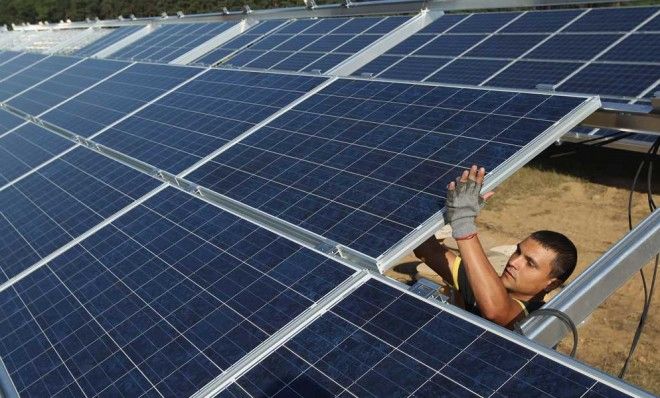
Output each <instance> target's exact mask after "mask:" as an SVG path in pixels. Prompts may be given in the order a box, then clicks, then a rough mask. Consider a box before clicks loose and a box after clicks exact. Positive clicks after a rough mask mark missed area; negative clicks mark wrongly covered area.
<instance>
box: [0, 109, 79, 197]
mask: <svg viewBox="0 0 660 398" xmlns="http://www.w3.org/2000/svg"><path fill="white" fill-rule="evenodd" d="M3 112H4V111H3ZM20 121H21V122H22V121H23V120H22V119H21V120H20ZM72 146H73V143H72V142H71V141H68V140H66V139H64V138H61V137H60V136H58V135H55V134H52V133H50V132H48V131H46V130H45V129H43V128H41V127H39V126H37V125H35V124H32V123H28V124H25V125H24V126H21V127H19V128H18V129H16V130H14V131H12V132H11V133H9V134H6V135H3V136H2V137H0V153H2V156H0V186H2V185H5V184H6V183H9V182H10V181H12V180H14V179H15V178H17V177H20V176H21V175H23V174H25V173H26V172H28V171H29V170H31V169H32V168H34V167H37V166H39V165H40V164H42V163H43V162H45V161H47V160H48V159H50V158H52V157H53V156H55V155H57V154H59V153H60V152H62V151H64V150H65V149H67V148H70V147H72Z"/></svg>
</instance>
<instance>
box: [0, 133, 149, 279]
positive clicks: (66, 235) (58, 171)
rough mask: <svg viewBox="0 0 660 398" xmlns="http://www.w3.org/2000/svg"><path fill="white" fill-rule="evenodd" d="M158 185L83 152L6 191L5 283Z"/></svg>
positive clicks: (0, 195) (1, 197)
mask: <svg viewBox="0 0 660 398" xmlns="http://www.w3.org/2000/svg"><path fill="white" fill-rule="evenodd" d="M40 133H43V132H40ZM157 185H158V181H157V180H155V179H152V178H151V177H149V176H146V175H144V174H141V173H139V172H137V171H135V170H133V169H130V168H128V167H126V166H123V165H121V164H120V163H117V162H115V161H114V160H110V159H109V158H106V157H104V156H101V155H98V154H96V153H95V152H92V151H90V150H87V149H84V148H80V149H76V150H74V151H72V152H70V153H68V154H66V155H64V156H63V157H61V158H59V159H57V160H55V161H53V162H52V163H50V164H48V165H46V166H44V167H43V168H41V169H40V170H39V171H37V172H35V173H32V174H30V175H29V176H27V177H26V178H24V179H22V180H20V181H18V182H16V183H14V184H12V185H11V186H9V187H7V188H5V189H3V190H2V191H0V208H2V218H3V224H2V231H1V232H2V233H1V236H2V239H1V241H0V242H1V243H2V247H1V250H2V253H4V254H3V257H2V259H1V260H0V270H2V275H1V276H0V278H1V279H2V280H3V281H6V280H7V279H9V278H12V277H13V276H16V275H17V274H19V273H20V272H21V271H23V270H25V269H26V268H28V267H29V266H31V265H32V264H34V263H35V262H37V261H38V260H39V259H40V258H41V257H44V256H46V255H48V254H50V253H52V252H53V251H54V250H56V249H58V248H60V247H61V246H63V245H64V244H65V243H67V242H69V241H70V240H72V239H73V238H75V237H76V236H78V235H80V234H82V233H83V232H85V231H87V230H88V229H89V228H91V227H93V226H94V225H96V224H98V223H99V222H101V221H102V220H103V219H105V218H107V217H108V216H110V215H112V214H113V213H115V212H116V211H118V210H120V209H121V208H123V207H125V206H126V205H128V204H129V203H131V202H133V201H134V200H135V199H137V198H138V197H140V196H142V195H143V194H145V193H147V192H148V191H149V190H151V189H153V188H155V187H156V186H157Z"/></svg>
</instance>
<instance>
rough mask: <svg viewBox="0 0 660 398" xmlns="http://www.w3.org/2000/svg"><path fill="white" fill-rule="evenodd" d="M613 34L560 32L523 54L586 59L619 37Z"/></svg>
mask: <svg viewBox="0 0 660 398" xmlns="http://www.w3.org/2000/svg"><path fill="white" fill-rule="evenodd" d="M621 36H622V35H615V34H597V35H595V34H560V35H556V36H554V37H551V38H550V39H549V40H548V41H546V42H545V43H543V44H541V45H540V46H539V47H537V48H535V49H534V50H533V51H532V52H530V53H529V54H527V55H525V58H530V59H549V60H583V61H588V60H590V59H592V58H593V57H595V56H596V55H598V53H600V52H601V51H603V50H604V49H606V48H607V47H608V46H610V45H611V44H612V43H614V42H615V41H617V40H618V39H620V38H621Z"/></svg>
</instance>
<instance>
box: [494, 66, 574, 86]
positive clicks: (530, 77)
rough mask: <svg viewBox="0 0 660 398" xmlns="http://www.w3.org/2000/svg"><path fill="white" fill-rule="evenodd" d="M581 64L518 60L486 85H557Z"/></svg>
mask: <svg viewBox="0 0 660 398" xmlns="http://www.w3.org/2000/svg"><path fill="white" fill-rule="evenodd" d="M580 66H581V64H579V63H572V62H536V61H517V62H515V63H513V64H512V65H511V66H509V67H508V68H506V69H504V70H503V71H502V72H500V73H498V74H497V75H495V76H494V77H493V78H492V79H491V80H488V81H487V82H486V83H485V85H486V86H499V87H520V88H529V89H534V88H536V87H537V85H539V84H551V85H556V84H557V83H559V82H560V81H562V80H563V79H564V78H566V76H568V75H570V74H571V73H573V71H575V70H577V69H578V68H579V67H580Z"/></svg>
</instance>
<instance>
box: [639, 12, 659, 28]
mask: <svg viewBox="0 0 660 398" xmlns="http://www.w3.org/2000/svg"><path fill="white" fill-rule="evenodd" d="M639 31H640V32H660V15H656V16H655V17H654V18H653V19H652V20H650V21H649V22H647V23H645V24H644V25H643V26H641V27H640V28H639Z"/></svg>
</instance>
